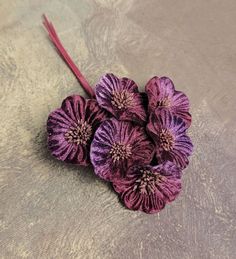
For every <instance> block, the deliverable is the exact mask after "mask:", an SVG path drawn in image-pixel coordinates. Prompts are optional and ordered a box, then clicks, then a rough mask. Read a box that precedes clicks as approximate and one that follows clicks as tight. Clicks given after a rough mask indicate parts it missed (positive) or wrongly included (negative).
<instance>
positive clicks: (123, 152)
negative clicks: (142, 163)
mask: <svg viewBox="0 0 236 259" xmlns="http://www.w3.org/2000/svg"><path fill="white" fill-rule="evenodd" d="M131 149H132V148H131V145H129V144H122V143H114V144H113V145H112V147H111V150H110V152H109V153H110V155H111V158H112V161H113V162H114V163H115V162H116V161H120V160H124V159H127V158H129V157H130V156H131V154H132V152H131Z"/></svg>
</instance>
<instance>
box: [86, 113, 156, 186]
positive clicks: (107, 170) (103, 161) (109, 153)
mask: <svg viewBox="0 0 236 259" xmlns="http://www.w3.org/2000/svg"><path fill="white" fill-rule="evenodd" d="M153 151H154V147H153V144H152V143H151V141H150V140H149V138H148V136H147V135H146V133H145V130H144V128H143V127H140V126H138V125H133V124H132V123H130V122H125V121H118V120H116V119H114V118H113V119H111V120H107V121H105V122H103V123H102V124H101V126H100V127H99V128H98V129H97V131H96V133H95V135H94V139H93V142H92V144H91V151H90V158H91V162H92V164H93V166H94V170H95V173H96V174H97V175H98V176H99V177H101V178H102V179H104V180H107V181H112V179H113V178H114V176H118V177H123V176H125V175H126V172H127V170H128V168H129V167H130V166H132V165H135V164H143V163H149V162H150V161H151V160H152V158H153Z"/></svg>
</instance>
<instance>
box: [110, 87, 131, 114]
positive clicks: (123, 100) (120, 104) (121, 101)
mask: <svg viewBox="0 0 236 259" xmlns="http://www.w3.org/2000/svg"><path fill="white" fill-rule="evenodd" d="M111 103H112V105H113V106H115V107H116V108H118V109H119V110H121V109H126V108H128V107H130V106H132V103H133V93H129V92H128V91H126V90H122V91H113V92H112V97H111Z"/></svg>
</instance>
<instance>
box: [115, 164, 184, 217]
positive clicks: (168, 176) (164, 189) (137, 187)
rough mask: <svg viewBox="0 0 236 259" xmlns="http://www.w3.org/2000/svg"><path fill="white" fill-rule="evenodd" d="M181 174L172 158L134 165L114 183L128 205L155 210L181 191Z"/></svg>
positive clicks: (160, 208)
mask: <svg viewBox="0 0 236 259" xmlns="http://www.w3.org/2000/svg"><path fill="white" fill-rule="evenodd" d="M180 174H181V172H180V170H179V169H178V168H177V167H176V166H175V165H174V164H173V163H172V162H166V163H164V164H160V165H157V166H154V167H152V166H150V165H144V166H133V167H131V168H130V169H129V170H128V172H127V174H126V177H125V178H117V179H114V181H113V187H114V190H115V191H116V192H117V193H118V194H119V195H120V198H121V200H122V201H123V202H124V204H125V206H126V207H127V208H129V209H131V210H141V211H144V212H146V213H156V212H158V211H160V210H162V209H163V208H164V207H165V204H166V203H167V202H171V201H173V200H174V199H175V198H176V196H177V195H178V194H179V192H180V190H181V182H180Z"/></svg>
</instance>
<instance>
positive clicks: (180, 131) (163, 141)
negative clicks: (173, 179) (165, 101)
mask: <svg viewBox="0 0 236 259" xmlns="http://www.w3.org/2000/svg"><path fill="white" fill-rule="evenodd" d="M186 130H187V126H186V123H185V122H184V121H183V120H182V119H181V118H180V117H177V116H175V115H173V114H172V113H171V112H169V111H168V110H158V109H156V110H155V112H153V113H152V114H151V115H150V118H149V123H148V125H147V132H148V133H149V135H150V136H151V137H152V139H153V141H154V142H155V144H156V156H157V159H158V160H160V161H162V162H163V161H167V160H169V161H173V162H174V163H175V164H176V165H177V166H179V167H180V168H185V167H186V166H187V165H188V163H189V162H188V157H189V156H190V155H191V154H192V150H193V144H192V142H191V140H190V138H189V137H188V136H187V135H186ZM165 134H166V135H165ZM167 145H169V146H167Z"/></svg>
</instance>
